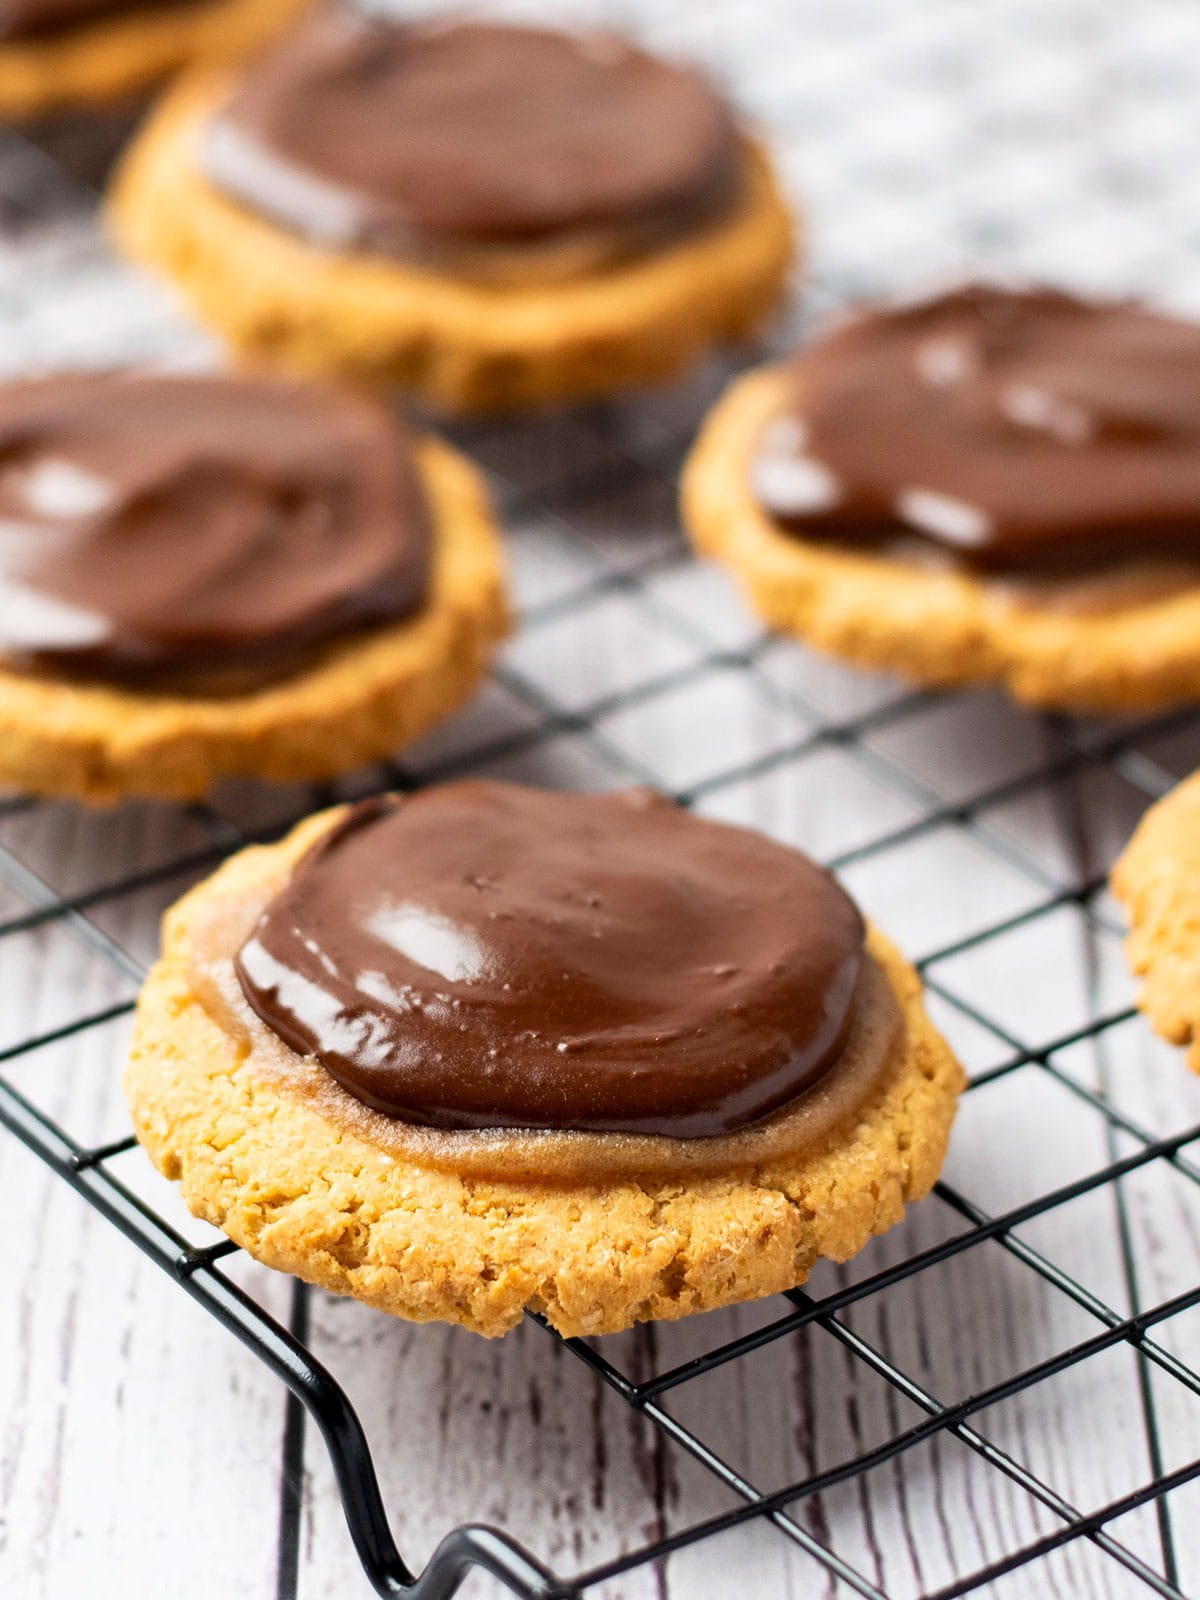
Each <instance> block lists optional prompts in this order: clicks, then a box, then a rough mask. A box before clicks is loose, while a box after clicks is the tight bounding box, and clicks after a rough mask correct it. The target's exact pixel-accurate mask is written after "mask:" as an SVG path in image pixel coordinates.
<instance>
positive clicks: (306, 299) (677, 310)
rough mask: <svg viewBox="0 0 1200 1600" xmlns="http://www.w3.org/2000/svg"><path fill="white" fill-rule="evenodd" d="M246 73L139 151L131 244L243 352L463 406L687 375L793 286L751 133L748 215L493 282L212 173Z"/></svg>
mask: <svg viewBox="0 0 1200 1600" xmlns="http://www.w3.org/2000/svg"><path fill="white" fill-rule="evenodd" d="M228 84H229V79H228V77H225V76H221V75H218V74H213V73H205V72H201V73H199V74H194V75H189V77H188V78H187V80H186V81H185V82H182V83H180V84H179V85H178V86H177V87H176V88H175V89H174V90H173V91H172V92H171V93H170V94H169V95H168V96H167V97H166V99H165V100H164V102H163V103H162V105H161V106H160V107H159V108H158V109H157V111H156V112H155V114H154V115H153V117H152V118H151V120H150V122H149V123H148V124H147V126H146V128H145V129H144V130H143V132H142V134H141V136H140V137H139V139H138V140H137V141H136V143H135V145H134V147H133V148H132V150H131V151H130V152H129V154H128V156H127V157H126V160H125V162H124V165H123V168H122V171H121V173H120V174H119V176H118V180H117V183H116V186H115V188H114V191H113V196H112V201H111V208H110V215H111V222H112V227H113V232H114V235H115V237H116V240H117V242H118V244H119V245H120V246H121V247H122V248H123V249H125V250H126V251H127V252H128V254H129V255H130V256H132V257H133V258H134V259H136V260H140V261H143V262H145V263H146V264H147V265H150V266H153V267H156V268H158V269H160V270H161V271H163V272H164V273H165V274H166V275H167V276H168V277H169V278H171V279H173V280H174V282H175V283H176V284H177V285H178V286H179V288H180V289H181V290H182V291H183V293H184V295H185V296H186V297H187V299H188V300H189V301H190V302H191V304H192V305H193V307H194V308H195V310H196V312H197V313H198V314H199V316H200V317H201V319H202V320H204V321H205V322H207V323H209V324H210V325H212V326H213V327H215V328H217V329H219V331H220V332H221V333H222V334H224V335H225V337H226V338H228V339H229V340H230V341H231V342H232V343H233V344H234V345H235V346H237V347H238V348H240V349H243V350H246V351H250V352H254V353H258V354H261V355H270V356H275V357H277V358H279V359H282V360H284V361H287V362H288V363H290V364H291V365H293V366H296V367H299V368H302V369H306V370H309V371H340V372H344V373H348V374H351V375H354V376H357V377H359V378H362V379H365V380H368V381H377V382H383V383H397V384H402V385H406V386H408V387H410V388H411V389H413V390H415V391H416V392H418V393H419V394H420V395H421V396H422V398H424V399H425V400H427V401H428V402H429V403H431V404H433V405H434V406H436V407H438V408H440V409H442V410H446V411H464V412H469V411H494V410H502V409H505V408H509V407H516V406H530V405H539V404H545V403H550V402H554V401H564V400H571V399H584V398H588V397H592V396H597V395H602V394H609V393H612V392H614V391H616V390H619V389H622V388H626V387H628V386H630V385H632V384H637V383H645V382H653V381H656V380H659V379H662V378H665V377H668V376H670V375H671V374H673V373H675V372H677V371H679V370H680V369H681V368H683V367H684V366H686V364H687V363H688V362H689V361H690V360H692V359H693V358H694V357H695V356H696V355H697V354H698V353H699V352H700V351H701V350H703V349H704V348H705V347H707V346H708V345H710V344H712V343H714V342H716V341H719V340H723V339H736V338H740V337H742V336H744V335H746V334H748V333H749V332H751V331H752V330H753V329H754V328H755V327H757V326H758V324H759V323H760V322H761V321H762V320H763V318H764V316H765V315H766V314H767V313H768V312H769V311H770V310H771V309H772V307H773V306H774V305H775V303H776V301H777V300H778V298H779V295H780V293H781V291H782V289H783V286H784V283H785V280H786V278H787V274H788V270H789V267H790V265H791V260H792V255H793V229H792V220H791V217H790V214H789V212H788V210H787V207H786V206H785V204H784V202H783V200H782V198H781V196H780V193H779V190H778V186H777V184H776V181H775V178H774V175H773V173H772V171H771V168H770V164H769V162H768V161H767V158H766V156H765V155H764V154H763V152H762V151H761V150H759V149H758V148H757V147H756V146H754V145H751V144H747V145H746V146H745V152H744V160H745V181H744V185H743V194H742V197H741V200H740V202H739V203H738V204H736V205H735V207H734V208H733V210H732V212H730V213H729V214H728V215H726V216H725V217H723V218H722V219H720V220H718V221H716V222H714V223H712V224H710V225H709V226H707V227H704V228H702V229H700V230H698V231H696V232H695V233H693V234H691V235H689V236H688V237H687V238H685V239H683V240H681V241H680V242H678V243H677V244H675V245H673V246H671V247H670V248H667V249H662V250H659V251H656V252H653V253H651V254H649V255H646V256H643V257H640V258H637V259H635V260H633V261H631V262H626V263H623V264H620V265H617V266H613V267H609V268H608V269H606V270H604V271H599V272H596V273H593V274H589V275H586V276H582V277H580V278H578V279H575V280H571V281H568V282H565V283H562V284H560V285H557V286H548V285H544V284H543V285H536V286H534V285H530V286H521V285H511V286H500V285H488V284H485V283H480V282H473V281H471V280H470V279H468V278H456V277H453V276H450V275H449V274H438V273H435V272H432V271H430V270H421V269H418V268H415V267H412V268H409V267H405V266H404V265H402V264H400V263H398V262H396V261H390V260H386V259H383V258H376V257H372V256H367V255H356V254H344V253H343V254H336V253H332V252H330V251H327V250H323V249H321V248H320V247H318V246H316V245H312V244H309V243H306V242H305V241H304V240H302V239H299V238H296V237H293V236H292V235H290V234H288V233H286V232H284V231H283V230H281V229H280V228H277V227H275V226H274V225H273V224H272V223H270V222H268V221H266V220H264V219H263V218H260V217H258V216H255V215H254V214H253V213H252V212H251V211H249V210H247V209H245V208H244V207H242V206H239V205H237V204H236V203H234V202H233V201H231V200H229V199H227V198H226V197H225V196H224V195H223V194H221V193H220V192H219V191H218V190H217V189H216V188H215V187H214V186H213V185H212V184H211V183H209V182H208V181H207V180H206V179H205V177H204V176H203V174H202V173H201V171H200V170H199V167H198V164H197V160H196V145H197V140H198V138H199V137H200V135H201V131H202V129H203V128H204V126H205V125H206V123H207V121H208V119H209V117H210V116H211V115H212V113H213V110H214V108H215V107H217V106H218V105H219V104H220V103H221V99H222V96H223V95H224V94H225V93H226V92H227V89H228Z"/></svg>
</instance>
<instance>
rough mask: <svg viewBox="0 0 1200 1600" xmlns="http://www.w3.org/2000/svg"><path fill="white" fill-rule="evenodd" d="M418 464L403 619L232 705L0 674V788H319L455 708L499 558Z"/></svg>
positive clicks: (428, 443)
mask: <svg viewBox="0 0 1200 1600" xmlns="http://www.w3.org/2000/svg"><path fill="white" fill-rule="evenodd" d="M418 464H419V468H420V472H421V477H422V481H423V484H424V487H425V491H426V494H427V496H428V500H429V504H430V509H431V514H432V521H433V525H434V562H433V574H432V578H431V583H430V591H429V596H428V599H427V601H426V604H425V605H424V607H423V608H422V609H421V610H420V611H419V612H418V613H417V614H416V615H415V616H413V617H411V618H408V619H406V620H405V621H403V622H399V623H397V624H395V625H393V626H390V627H384V628H380V629H376V630H374V631H373V632H371V633H369V634H363V635H359V636H357V637H352V638H347V639H345V640H343V641H339V642H338V643H335V644H333V645H330V646H329V647H327V648H326V649H324V650H323V651H322V652H321V653H320V654H319V656H318V657H317V658H316V659H315V660H314V662H313V663H312V664H310V665H308V666H307V667H305V668H304V669H303V670H300V671H297V672H295V673H292V674H291V675H289V676H288V677H287V678H284V679H281V680H279V681H277V682H274V683H271V684H269V685H268V686H266V687H264V688H261V689H256V690H253V691H249V692H246V693H241V694H226V695H221V696H212V697H204V696H201V695H180V694H174V695H172V694H166V693H150V692H141V691H135V690H126V689H123V688H120V687H110V686H108V685H102V684H91V683H83V682H80V681H69V680H67V679H66V678H53V677H49V676H35V675H33V674H24V673H18V672H12V671H5V670H3V669H2V668H0V782H2V783H5V784H10V785H12V786H13V787H14V788H20V789H28V790H31V791H33V792H35V793H39V794H58V795H69V796H72V797H74V798H76V799H80V800H86V801H89V802H92V803H97V804H107V803H110V802H112V801H114V800H118V799H120V798H122V797H123V796H125V795H154V796H162V797H170V798H176V799H190V798H194V797H196V796H199V795H202V794H204V793H206V792H207V791H208V790H209V789H211V787H212V786H213V784H214V783H215V782H216V781H217V780H218V779H219V778H221V777H227V776H235V775H236V776H247V777H259V778H269V779H275V780H277V781H280V782H294V781H299V780H301V779H306V778H321V777H330V776H332V775H334V774H336V773H338V772H345V771H349V770H350V769H351V768H353V767H356V766H360V765H363V764H365V763H367V762H370V761H377V760H381V759H382V758H383V757H385V756H387V755H389V754H392V753H393V752H394V751H395V750H397V749H398V748H399V747H400V746H401V745H403V744H404V743H406V742H407V741H409V740H411V739H414V738H416V737H417V736H418V735H419V734H421V733H423V732H425V730H426V729H427V728H429V727H430V726H431V725H432V724H433V723H434V722H436V721H438V720H439V719H440V718H442V717H443V716H446V715H448V714H449V712H451V711H453V710H455V709H456V708H457V707H458V706H459V705H461V704H462V702H463V701H464V700H465V699H466V698H467V697H468V695H469V694H470V693H471V691H472V690H473V689H474V688H475V686H476V685H477V684H478V682H479V681H480V679H481V678H482V676H483V674H484V672H485V671H486V669H487V665H488V661H489V659H490V656H491V653H492V651H493V649H494V647H495V645H496V643H497V642H498V641H499V639H500V638H501V637H502V636H503V634H504V632H505V630H506V627H507V620H508V618H507V607H506V598H505V580H504V565H503V555H502V551H501V544H500V536H499V533H498V530H497V528H496V525H495V522H494V520H493V515H492V511H491V507H490V504H489V501H488V497H487V493H486V490H485V489H484V486H483V483H482V480H481V479H480V477H479V475H478V474H477V473H476V471H475V469H474V468H473V467H472V466H470V464H469V463H468V462H467V461H466V460H465V459H464V458H463V457H462V456H460V455H458V454H457V452H455V451H453V450H451V449H449V448H448V447H447V446H446V445H443V444H440V443H438V442H436V441H434V440H431V439H426V440H423V441H422V442H421V444H420V446H419V454H418Z"/></svg>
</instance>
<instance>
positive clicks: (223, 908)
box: [126, 808, 962, 1336]
mask: <svg viewBox="0 0 1200 1600" xmlns="http://www.w3.org/2000/svg"><path fill="white" fill-rule="evenodd" d="M345 815H346V811H345V809H344V808H343V809H342V810H340V811H335V812H332V813H325V814H322V815H318V816H315V817H312V818H310V819H309V820H308V821H307V822H305V823H303V824H301V825H300V826H299V827H298V828H297V829H296V830H295V831H294V832H293V834H292V835H290V836H289V837H288V838H287V839H285V840H283V841H281V842H280V843H279V844H275V845H270V846H265V847H259V848H253V849H250V850H245V851H242V852H240V853H239V854H238V855H236V856H234V857H232V858H231V859H230V860H229V861H227V862H226V863H225V865H224V866H223V867H222V868H221V869H220V870H219V871H218V872H217V873H216V874H215V875H214V876H213V877H212V878H211V879H209V880H208V881H207V882H205V883H203V884H200V885H199V886H197V887H196V888H195V889H193V890H192V891H191V892H190V893H189V894H188V895H186V896H185V897H184V899H183V900H181V901H180V902H179V904H178V905H176V906H175V907H174V908H173V909H172V910H171V911H170V912H169V913H168V915H167V917H166V920H165V922H164V929H163V953H162V957H161V959H160V960H159V962H158V963H157V964H156V965H155V967H154V968H153V969H152V970H151V972H150V974H149V976H148V978H147V981H146V983H145V985H144V987H143V991H142V994H141V997H140V999H139V1003H138V1015H137V1020H136V1026H135V1032H134V1039H133V1045H132V1050H131V1056H130V1062H129V1066H128V1069H127V1074H126V1088H127V1092H128V1096H129V1100H130V1104H131V1108H132V1111H133V1117H134V1124H135V1127H136V1130H137V1133H138V1137H139V1138H140V1139H141V1141H142V1143H143V1145H144V1146H145V1147H146V1149H147V1151H148V1152H149V1154H150V1155H151V1157H152V1159H153V1160H154V1162H155V1163H156V1165H157V1166H158V1167H159V1168H160V1170H161V1171H163V1172H164V1173H165V1174H166V1175H167V1176H168V1177H170V1178H172V1179H175V1180H177V1181H178V1182H179V1183H180V1186H181V1191H182V1194H183V1198H184V1199H185V1201H186V1203H187V1204H188V1205H189V1206H190V1207H191V1209H192V1210H193V1211H194V1212H195V1213H196V1214H197V1215H199V1216H203V1217H205V1218H206V1219H207V1220H209V1221H210V1222H212V1223H214V1224H215V1225H216V1226H218V1227H221V1228H223V1229H224V1230H225V1231H226V1232H227V1233H228V1234H229V1235H230V1236H231V1237H232V1238H234V1239H235V1240H237V1242H238V1243H240V1244H241V1245H243V1246H244V1247H245V1248H246V1249H247V1250H249V1251H250V1252H251V1253H252V1254H254V1255H255V1256H257V1257H258V1258H259V1259H260V1260H263V1261H265V1262H267V1263H268V1264H269V1265H272V1266H275V1267H278V1268H281V1269H283V1270H286V1271H290V1272H295V1273H297V1274H299V1275H300V1276H302V1277H304V1278H305V1279H307V1280H308V1281H310V1282H313V1283H318V1284H320V1285H322V1286H324V1287H326V1288H329V1289H331V1290H333V1291H335V1292H337V1293H342V1294H350V1295H353V1296H355V1297H356V1298H358V1299H360V1300H363V1301H365V1302H367V1303H368V1304H370V1305H373V1306H376V1307H378V1308H379V1309H381V1310H384V1311H388V1312H391V1313H393V1314H396V1315H399V1316H403V1317H407V1318H410V1319H412V1320H415V1321H428V1320H432V1319H439V1320H443V1321H450V1322H456V1323H459V1324H462V1325H464V1326H466V1327H469V1328H472V1329H474V1330H475V1331H476V1332H479V1333H482V1334H485V1335H488V1336H494V1335H497V1334H501V1333H504V1332H506V1331H507V1330H508V1329H509V1328H511V1327H513V1326H514V1325H515V1324H516V1323H517V1322H518V1321H519V1320H520V1318H521V1316H522V1315H523V1313H524V1312H525V1311H526V1310H535V1311H538V1312H541V1313H543V1314H544V1315H545V1316H546V1317H547V1318H548V1319H549V1320H550V1322H551V1323H552V1324H553V1325H554V1326H555V1327H556V1328H557V1329H558V1330H559V1331H560V1332H561V1333H563V1334H565V1335H585V1334H594V1333H603V1332H611V1331H615V1330H617V1329H620V1328H624V1327H628V1326H630V1325H631V1324H632V1323H634V1322H637V1321H643V1320H647V1319H650V1318H674V1317H681V1316H685V1315H688V1314H690V1313H692V1312H697V1311H702V1310H706V1309H709V1308H711V1307H714V1306H718V1305H725V1304H729V1303H731V1302H733V1301H737V1300H744V1299H748V1298H751V1297H754V1296H759V1295H765V1294H771V1293H774V1292H777V1291H779V1290H781V1289H784V1288H789V1287H792V1286H794V1285H796V1284H798V1283H800V1282H802V1281H803V1279H804V1278H805V1276H806V1275H807V1273H808V1272H809V1270H810V1269H811V1267H812V1265H813V1264H814V1262H815V1261H816V1260H817V1258H818V1257H820V1256H829V1257H832V1258H833V1259H836V1260H845V1259H847V1258H848V1257H849V1256H851V1255H853V1254H854V1253H855V1252H856V1251H858V1250H859V1249H861V1248H862V1246H863V1245H864V1244H865V1243H866V1242H867V1241H868V1239H870V1237H871V1236H872V1235H873V1234H875V1233H880V1232H882V1231H884V1230H885V1229H886V1228H888V1227H890V1226H892V1225H893V1224H894V1223H895V1222H897V1221H899V1220H900V1218H901V1217H902V1215H903V1213H904V1208H905V1205H906V1204H907V1203H909V1202H910V1201H912V1200H915V1199H918V1198H920V1197H921V1196H922V1195H924V1194H925V1193H926V1192H927V1191H928V1189H929V1187H930V1186H931V1184H932V1183H933V1181H934V1179H935V1178H936V1176H937V1173H938V1171H939V1170H940V1167H941V1163H942V1160H943V1158H944V1155H945V1149H946V1141H947V1138H948V1135H949V1129H950V1124H951V1122H952V1119H953V1115H954V1108H955V1102H956V1098H957V1094H958V1091H959V1089H960V1088H961V1085H962V1071H961V1068H960V1067H959V1066H958V1063H957V1062H956V1061H955V1060H954V1058H953V1056H952V1055H951V1054H950V1052H949V1050H948V1048H947V1047H946V1045H945V1043H944V1041H943V1040H942V1039H941V1037H940V1036H939V1035H938V1034H937V1032H936V1031H935V1030H934V1029H933V1027H932V1026H931V1024H930V1022H929V1020H928V1018H927V1016H926V1014H925V1010H924V1006H923V1003H922V997H921V985H920V980H919V978H918V977H917V975H916V973H915V972H914V971H913V969H912V968H911V967H910V966H909V965H908V963H907V962H905V961H904V959H903V958H902V957H901V956H900V955H899V954H898V952H897V951H896V950H895V949H894V948H893V947H892V946H891V945H890V944H889V943H888V941H887V940H886V939H884V938H883V936H882V935H881V934H880V933H879V932H878V931H877V930H875V929H869V930H868V932H867V938H866V945H865V957H864V963H863V970H862V974H861V978H860V984H859V989H858V992H857V994H856V1001H855V1007H854V1020H853V1024H852V1026H851V1029H850V1032H849V1035H848V1037H847V1038H846V1040H845V1042H844V1045H843V1047H842V1050H841V1053H840V1055H839V1057H838V1059H837V1060H836V1061H835V1062H834V1063H833V1065H832V1066H831V1068H830V1070H829V1071H828V1072H826V1073H825V1074H824V1076H823V1077H822V1078H821V1079H820V1080H819V1081H818V1082H817V1083H816V1084H815V1085H814V1086H813V1087H811V1088H810V1089H808V1090H807V1091H806V1092H805V1093H803V1094H801V1095H800V1096H799V1097H798V1099H797V1100H795V1101H794V1102H792V1103H791V1104H789V1105H787V1106H785V1107H783V1108H781V1109H780V1110H779V1111H778V1112H776V1113H774V1114H773V1115H771V1116H769V1117H767V1118H766V1119H764V1120H763V1121H761V1122H759V1123H756V1124H754V1125H752V1126H750V1127H746V1128H742V1129H740V1130H738V1131H736V1132H734V1133H732V1134H723V1135H718V1136H715V1137H712V1138H672V1137H666V1136H662V1135H657V1136H656V1135H643V1134H618V1133H590V1132H579V1131H575V1130H560V1129H540V1130H539V1129H526V1130H522V1129H495V1128H493V1129H482V1130H477V1129H465V1130H457V1131H455V1130H443V1129H432V1128H428V1127H420V1126H416V1125H413V1124H409V1123H405V1122H403V1121H401V1120H400V1119H398V1118H395V1117H389V1116H384V1115H382V1114H380V1113H379V1112H376V1111H372V1110H371V1109H370V1108H369V1107H367V1106H365V1105H364V1104H363V1103H362V1101H361V1100H359V1099H358V1098H356V1097H355V1096H354V1095H351V1094H349V1093H348V1092H347V1091H346V1090H345V1089H344V1088H343V1087H342V1086H341V1085H340V1084H339V1083H337V1081H336V1080H335V1079H334V1078H333V1077H332V1075H331V1074H330V1073H329V1072H328V1071H327V1070H326V1069H325V1067H324V1066H322V1065H321V1064H320V1062H318V1061H317V1060H315V1059H314V1058H312V1057H303V1056H299V1055H297V1054H296V1053H295V1052H294V1051H292V1050H290V1049H289V1048H288V1047H287V1046H286V1045H285V1044H284V1043H283V1042H282V1041H281V1040H279V1039H278V1037H277V1036H276V1035H275V1034H273V1033H272V1032H271V1030H270V1029H268V1028H267V1027H266V1026H265V1025H264V1024H263V1022H262V1021H261V1019H260V1018H259V1017H258V1016H257V1015H256V1014H255V1012H254V1011H253V1010H252V1008H251V1007H250V1006H249V1004H248V1003H247V1001H246V998H245V995H244V993H243V991H242V989H241V986H240V984H239V982H238V980H237V976H236V973H235V971H234V960H235V957H236V955H237V952H238V950H239V949H240V948H241V947H242V945H243V944H244V942H245V940H246V938H247V937H248V936H249V935H250V934H251V933H252V931H253V929H254V928H255V926H256V924H257V922H258V919H259V917H260V916H261V915H262V912H263V910H264V909H265V908H266V907H267V906H268V905H269V904H270V903H271V901H272V899H273V898H274V897H275V896H277V895H278V894H279V893H280V891H281V890H282V889H283V888H284V886H285V885H286V884H287V883H288V881H289V879H290V877H291V875H292V873H293V872H294V871H295V869H296V867H297V864H298V863H299V862H301V861H302V860H303V858H304V856H305V854H306V852H307V851H309V850H310V849H311V848H312V846H313V845H314V844H315V843H317V841H319V840H320V839H321V838H322V837H323V836H325V835H326V834H327V833H328V832H329V831H330V829H333V828H336V827H337V826H338V825H339V823H340V821H341V820H342V818H344V817H345ZM653 977H654V974H653V971H649V972H648V973H647V974H646V981H647V983H651V982H653ZM483 1065H484V1064H483V1063H478V1064H477V1066H478V1067H479V1068H482V1067H483Z"/></svg>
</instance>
